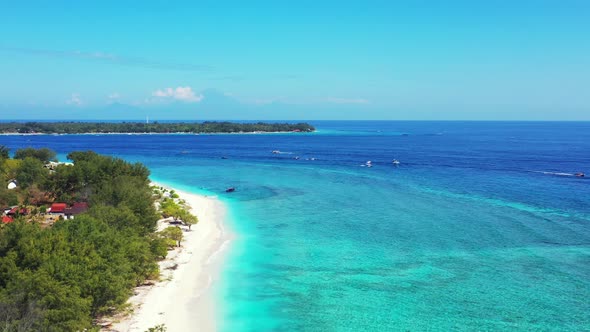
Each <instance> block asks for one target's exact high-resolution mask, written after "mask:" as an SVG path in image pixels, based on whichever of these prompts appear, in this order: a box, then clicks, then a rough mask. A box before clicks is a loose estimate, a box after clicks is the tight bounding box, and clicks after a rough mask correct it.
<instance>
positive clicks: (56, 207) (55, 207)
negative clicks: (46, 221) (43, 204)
mask: <svg viewBox="0 0 590 332" xmlns="http://www.w3.org/2000/svg"><path fill="white" fill-rule="evenodd" d="M67 207H68V206H67V205H66V203H53V204H51V208H50V210H49V213H64V212H65V211H66V208H67Z"/></svg>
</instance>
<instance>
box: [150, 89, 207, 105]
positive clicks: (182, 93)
mask: <svg viewBox="0 0 590 332" xmlns="http://www.w3.org/2000/svg"><path fill="white" fill-rule="evenodd" d="M152 96H154V97H158V98H170V99H175V100H180V101H184V102H187V103H198V102H200V101H201V100H203V98H204V96H203V95H202V94H198V95H196V94H195V92H194V91H193V89H192V88H191V87H190V86H185V87H182V86H179V87H177V88H165V89H158V90H156V91H154V92H153V93H152Z"/></svg>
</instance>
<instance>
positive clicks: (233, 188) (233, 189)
mask: <svg viewBox="0 0 590 332" xmlns="http://www.w3.org/2000/svg"><path fill="white" fill-rule="evenodd" d="M234 191H236V188H235V187H229V188H227V189H225V192H226V193H233V192H234Z"/></svg>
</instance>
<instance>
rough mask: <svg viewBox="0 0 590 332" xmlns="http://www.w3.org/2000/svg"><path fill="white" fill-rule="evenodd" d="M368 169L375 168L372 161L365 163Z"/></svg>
mask: <svg viewBox="0 0 590 332" xmlns="http://www.w3.org/2000/svg"><path fill="white" fill-rule="evenodd" d="M365 166H366V167H373V163H371V161H370V160H367V162H366V163H365Z"/></svg>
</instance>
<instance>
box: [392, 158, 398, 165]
mask: <svg viewBox="0 0 590 332" xmlns="http://www.w3.org/2000/svg"><path fill="white" fill-rule="evenodd" d="M391 163H392V164H394V165H395V166H399V160H397V159H393V161H392V162H391Z"/></svg>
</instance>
